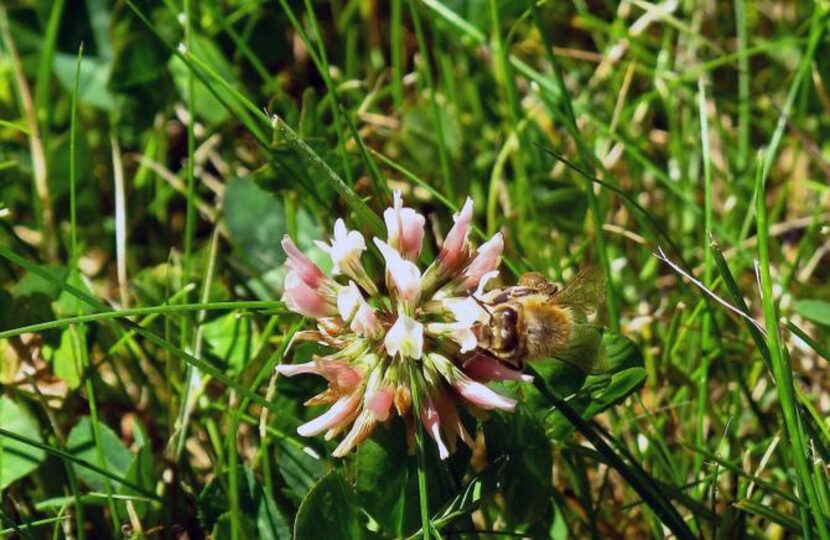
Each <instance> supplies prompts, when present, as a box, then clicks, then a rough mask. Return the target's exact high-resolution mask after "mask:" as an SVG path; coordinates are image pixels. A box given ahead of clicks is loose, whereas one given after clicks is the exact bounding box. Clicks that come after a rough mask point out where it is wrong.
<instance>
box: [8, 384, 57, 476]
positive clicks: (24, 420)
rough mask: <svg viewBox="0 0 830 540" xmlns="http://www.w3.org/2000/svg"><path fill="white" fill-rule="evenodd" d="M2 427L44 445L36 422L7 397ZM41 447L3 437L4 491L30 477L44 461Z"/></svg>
mask: <svg viewBox="0 0 830 540" xmlns="http://www.w3.org/2000/svg"><path fill="white" fill-rule="evenodd" d="M0 426H3V429H7V430H9V431H12V432H14V433H17V434H20V435H22V436H25V437H27V438H29V439H32V440H35V441H37V442H43V439H42V438H41V437H40V428H39V427H38V425H37V422H35V419H34V418H32V416H30V415H29V413H28V412H26V411H25V410H24V409H23V408H21V407H20V406H18V405H17V404H16V403H15V402H14V401H12V400H11V399H9V398H8V397H6V396H2V397H0ZM45 457H46V454H45V453H44V452H43V450H40V449H39V448H34V447H32V446H30V445H27V444H23V443H22V442H19V441H13V440H10V439H6V438H3V437H0V489H5V488H6V487H7V486H8V485H10V484H11V483H12V482H14V481H15V480H19V479H20V478H23V477H24V476H26V475H28V474H29V473H31V472H32V471H34V470H35V469H37V467H38V465H40V463H41V462H42V461H43V460H44V458H45Z"/></svg>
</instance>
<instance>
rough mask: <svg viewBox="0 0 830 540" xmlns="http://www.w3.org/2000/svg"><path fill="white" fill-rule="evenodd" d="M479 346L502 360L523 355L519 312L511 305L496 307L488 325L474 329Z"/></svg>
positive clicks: (478, 325)
mask: <svg viewBox="0 0 830 540" xmlns="http://www.w3.org/2000/svg"><path fill="white" fill-rule="evenodd" d="M474 331H475V333H476V337H477V338H478V346H479V347H481V348H482V349H485V350H487V351H489V352H491V353H493V354H494V355H495V356H497V357H498V358H501V359H502V360H510V359H513V358H515V357H517V356H520V355H521V350H520V349H521V340H520V335H519V312H518V310H517V308H516V307H514V306H513V305H511V304H501V305H499V306H496V308H495V309H493V310H492V312H491V313H490V318H489V320H488V321H487V322H486V323H478V324H477V325H476V326H475V327H474Z"/></svg>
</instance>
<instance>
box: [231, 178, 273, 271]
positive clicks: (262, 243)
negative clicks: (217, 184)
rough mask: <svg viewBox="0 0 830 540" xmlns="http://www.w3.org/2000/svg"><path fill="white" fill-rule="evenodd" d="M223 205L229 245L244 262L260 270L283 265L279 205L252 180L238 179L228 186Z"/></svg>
mask: <svg viewBox="0 0 830 540" xmlns="http://www.w3.org/2000/svg"><path fill="white" fill-rule="evenodd" d="M224 204H225V212H224V215H225V224H226V225H227V227H228V231H229V232H230V236H231V244H232V245H233V247H234V251H236V252H237V253H238V254H239V255H241V256H242V259H243V261H244V262H245V263H247V264H249V265H251V266H253V267H254V268H256V269H258V270H260V271H266V270H269V269H272V268H276V267H277V266H279V265H280V264H282V262H283V261H284V260H285V254H284V253H283V251H282V248H281V247H280V240H281V239H282V235H283V234H285V213H284V209H283V204H282V202H280V201H279V200H277V199H276V198H275V197H274V196H273V195H271V194H270V193H268V192H266V191H264V190H263V189H262V188H260V187H259V186H258V185H256V183H254V181H253V180H251V179H249V178H239V179H236V180H232V181H231V182H229V183H228V187H227V188H226V189H225V203H224Z"/></svg>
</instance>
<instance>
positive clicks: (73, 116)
mask: <svg viewBox="0 0 830 540" xmlns="http://www.w3.org/2000/svg"><path fill="white" fill-rule="evenodd" d="M50 22H51V21H50ZM83 56H84V44H83V43H81V45H80V46H79V47H78V58H77V60H76V61H75V81H74V84H73V86H72V105H71V109H70V117H69V271H70V272H77V271H78V270H77V268H78V220H77V200H76V191H77V181H78V180H77V176H78V171H77V156H76V152H77V142H78V87H79V85H80V80H81V60H82V59H83ZM33 386H34V385H33ZM58 440H60V439H58ZM64 463H66V462H64ZM66 475H67V478H68V480H69V489H70V490H71V491H72V496H73V497H74V499H75V512H74V514H75V534H76V535H77V537H78V539H79V540H84V539H85V538H86V531H85V527H84V505H83V502H82V500H81V494H80V490H79V489H78V479H77V475H76V474H75V468H74V467H72V465H67V467H66Z"/></svg>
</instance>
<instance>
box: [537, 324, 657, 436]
mask: <svg viewBox="0 0 830 540" xmlns="http://www.w3.org/2000/svg"><path fill="white" fill-rule="evenodd" d="M603 346H604V348H605V359H604V362H603V369H604V371H603V372H601V373H597V374H594V375H589V376H588V377H587V378H586V379H585V381H584V384H583V385H582V387H581V389H580V391H579V392H577V393H576V394H575V395H574V396H573V397H572V398H571V399H570V400H569V403H570V405H571V407H573V408H574V409H575V410H576V411H578V412H579V413H580V414H581V415H582V417H583V418H585V419H586V420H587V419H589V418H592V417H593V416H596V415H597V414H599V413H601V412H602V411H604V410H606V409H608V408H609V407H611V406H613V405H615V404H616V403H619V402H621V401H622V400H624V399H625V398H626V397H628V396H629V395H631V394H632V393H633V392H635V391H636V390H637V389H638V388H639V387H640V385H641V384H642V382H643V381H644V380H645V376H646V374H645V369H644V368H643V355H642V353H641V352H640V349H639V347H637V345H636V344H635V343H634V342H633V341H631V340H630V339H628V338H627V337H625V336H622V335H620V334H616V333H614V332H606V333H605V334H604V336H603ZM534 367H535V368H536V369H537V370H538V368H539V366H538V365H534ZM549 384H550V382H549ZM550 387H551V388H553V389H554V390H557V391H558V386H557V385H556V384H550ZM534 395H535V396H538V394H534ZM558 395H560V396H562V397H568V396H569V395H571V394H569V393H566V392H561V391H559V392H558ZM531 401H532V402H533V403H538V402H540V400H539V399H536V398H534V399H532V400H531ZM545 424H546V425H547V426H548V435H549V436H550V437H551V438H552V439H554V440H562V439H564V438H565V437H567V436H568V435H569V434H570V433H571V432H572V431H573V426H572V425H571V423H570V422H568V421H567V420H566V419H565V417H564V416H562V414H561V413H559V412H558V411H554V412H553V413H552V414H550V415H548V416H546V418H545Z"/></svg>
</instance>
